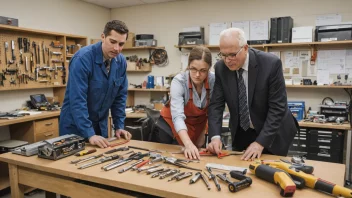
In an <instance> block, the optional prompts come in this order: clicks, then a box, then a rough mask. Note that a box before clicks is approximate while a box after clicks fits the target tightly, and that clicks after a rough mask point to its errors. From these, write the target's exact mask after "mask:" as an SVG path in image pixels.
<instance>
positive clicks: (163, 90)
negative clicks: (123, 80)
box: [128, 88, 170, 92]
mask: <svg viewBox="0 0 352 198" xmlns="http://www.w3.org/2000/svg"><path fill="white" fill-rule="evenodd" d="M128 91H148V92H150V91H154V92H158V91H159V92H168V91H170V89H166V88H160V89H140V88H128Z"/></svg>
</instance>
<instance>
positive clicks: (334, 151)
mask: <svg viewBox="0 0 352 198" xmlns="http://www.w3.org/2000/svg"><path fill="white" fill-rule="evenodd" d="M307 137H308V141H307V146H308V147H307V152H308V155H307V158H308V159H310V160H320V161H326V162H335V163H342V162H343V157H342V156H343V148H344V133H343V131H341V130H335V129H310V130H309V131H308V136H307Z"/></svg>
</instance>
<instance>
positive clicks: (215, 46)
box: [175, 45, 219, 49]
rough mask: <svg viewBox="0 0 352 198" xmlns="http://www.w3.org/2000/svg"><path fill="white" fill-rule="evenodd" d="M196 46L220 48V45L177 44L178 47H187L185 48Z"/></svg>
mask: <svg viewBox="0 0 352 198" xmlns="http://www.w3.org/2000/svg"><path fill="white" fill-rule="evenodd" d="M196 46H204V47H207V48H209V49H219V46H218V45H175V47H176V48H185V49H192V48H194V47H196Z"/></svg>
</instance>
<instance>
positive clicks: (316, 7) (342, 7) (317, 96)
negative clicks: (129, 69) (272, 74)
mask: <svg viewBox="0 0 352 198" xmlns="http://www.w3.org/2000/svg"><path fill="white" fill-rule="evenodd" d="M351 8H352V1H351V0H335V1H330V0H309V1H307V0H295V1H292V0H266V1H263V0H216V1H215V0H192V1H176V2H167V3H160V4H151V5H141V6H133V7H126V8H120V9H112V10H111V19H119V20H122V21H124V22H125V23H126V24H127V26H128V27H129V29H130V31H132V32H134V33H151V34H154V36H155V38H156V39H157V40H158V45H160V46H165V47H166V50H167V52H168V55H169V59H170V64H169V65H168V66H167V67H164V68H158V67H156V66H154V67H153V72H152V73H150V75H164V76H165V75H169V74H171V73H176V72H178V71H180V66H181V64H180V54H181V53H180V52H179V50H178V49H177V48H175V47H174V45H177V43H178V33H179V32H181V31H182V28H184V27H191V26H204V27H205V39H206V42H207V41H208V33H209V26H208V25H209V23H217V22H231V21H240V20H270V18H271V17H280V16H291V17H292V18H293V19H294V26H296V27H297V26H315V17H316V16H317V15H322V14H331V13H339V14H341V15H342V20H343V21H351V22H352V12H351ZM215 52H216V51H214V53H213V55H215ZM124 53H125V54H126V55H128V54H130V53H133V52H126V51H125V52H124ZM145 53H147V52H145ZM147 75H148V74H129V80H130V82H132V83H140V82H141V79H143V78H144V77H145V76H147ZM287 92H288V99H289V100H305V101H306V106H312V107H313V108H317V107H318V106H317V105H318V104H319V103H320V102H321V101H322V99H323V98H324V97H325V96H331V97H333V99H335V100H347V99H348V95H347V94H346V93H345V92H344V91H343V90H342V89H341V90H335V89H334V90H331V89H291V88H290V89H287ZM144 97H145V98H144V99H145V100H146V101H148V100H149V98H148V97H149V95H148V94H147V93H144Z"/></svg>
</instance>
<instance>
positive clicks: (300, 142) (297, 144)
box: [289, 128, 308, 153]
mask: <svg viewBox="0 0 352 198" xmlns="http://www.w3.org/2000/svg"><path fill="white" fill-rule="evenodd" d="M307 130H308V129H306V128H300V131H299V132H297V133H296V135H295V137H294V139H293V141H292V144H291V146H290V148H289V151H292V152H295V151H299V152H304V153H305V152H307V143H308V140H307Z"/></svg>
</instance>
